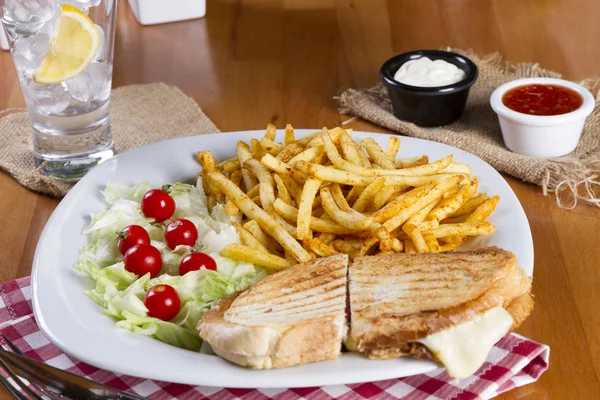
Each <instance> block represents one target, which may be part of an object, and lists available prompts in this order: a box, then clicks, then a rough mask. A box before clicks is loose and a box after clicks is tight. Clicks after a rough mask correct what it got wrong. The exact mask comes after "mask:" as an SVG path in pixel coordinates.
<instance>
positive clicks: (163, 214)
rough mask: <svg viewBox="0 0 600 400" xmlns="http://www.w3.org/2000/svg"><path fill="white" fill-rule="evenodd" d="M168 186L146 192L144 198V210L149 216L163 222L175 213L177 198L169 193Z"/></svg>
mask: <svg viewBox="0 0 600 400" xmlns="http://www.w3.org/2000/svg"><path fill="white" fill-rule="evenodd" d="M166 190H168V186H163V189H152V190H149V191H147V192H146V194H145V195H144V197H143V198H142V212H143V213H144V215H145V216H146V217H148V218H154V219H155V220H156V222H163V221H164V220H166V219H169V218H171V217H172V216H173V213H175V200H173V198H172V197H171V196H169V193H167V191H166Z"/></svg>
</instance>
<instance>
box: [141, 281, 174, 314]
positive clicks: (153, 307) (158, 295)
mask: <svg viewBox="0 0 600 400" xmlns="http://www.w3.org/2000/svg"><path fill="white" fill-rule="evenodd" d="M144 305H145V306H146V308H147V309H148V315H149V316H150V317H154V318H158V319H162V320H163V321H170V320H172V319H173V318H175V316H176V315H177V313H178V312H179V307H180V306H181V301H180V300H179V294H178V293H177V290H175V288H173V286H169V285H164V284H159V285H154V286H152V287H151V288H150V290H148V293H146V297H145V298H144Z"/></svg>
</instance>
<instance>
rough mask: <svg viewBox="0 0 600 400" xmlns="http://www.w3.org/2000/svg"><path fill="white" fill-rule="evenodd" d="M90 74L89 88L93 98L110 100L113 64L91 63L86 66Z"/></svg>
mask: <svg viewBox="0 0 600 400" xmlns="http://www.w3.org/2000/svg"><path fill="white" fill-rule="evenodd" d="M86 72H87V73H88V74H89V77H90V80H89V90H90V93H91V96H92V100H102V101H105V100H108V98H109V97H110V86H111V83H112V65H110V64H108V63H91V64H90V65H88V67H87V68H86Z"/></svg>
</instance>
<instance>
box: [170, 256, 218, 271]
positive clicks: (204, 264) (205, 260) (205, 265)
mask: <svg viewBox="0 0 600 400" xmlns="http://www.w3.org/2000/svg"><path fill="white" fill-rule="evenodd" d="M201 269H210V270H211V271H216V270H217V263H216V262H215V260H214V259H213V258H212V257H211V256H209V255H208V254H204V253H190V254H188V255H187V256H185V257H183V259H182V260H181V262H180V263H179V275H182V276H183V275H185V274H187V273H188V272H190V271H199V270H201Z"/></svg>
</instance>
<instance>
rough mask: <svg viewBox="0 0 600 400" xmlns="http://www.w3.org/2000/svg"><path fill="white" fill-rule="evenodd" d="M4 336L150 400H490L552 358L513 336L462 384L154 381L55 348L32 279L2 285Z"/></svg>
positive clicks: (421, 378) (532, 377)
mask: <svg viewBox="0 0 600 400" xmlns="http://www.w3.org/2000/svg"><path fill="white" fill-rule="evenodd" d="M57 312H60V311H58V310H57ZM0 333H4V334H5V335H6V336H7V337H8V338H9V339H10V340H12V341H13V342H14V343H15V344H16V345H17V346H18V347H19V348H21V349H22V350H23V351H25V353H26V354H27V355H28V356H29V357H31V358H35V359H37V360H40V361H43V362H45V363H47V364H49V365H52V366H54V367H58V368H61V369H66V370H67V371H70V372H73V373H75V374H78V375H82V376H86V377H88V378H90V379H92V380H94V381H96V382H101V383H105V384H107V385H109V386H112V387H114V388H117V389H121V390H127V391H131V392H135V393H137V394H139V395H142V396H147V397H150V398H152V399H173V398H177V399H204V398H211V399H219V400H230V399H242V400H267V399H275V400H288V399H292V400H296V399H308V400H330V399H344V400H362V399H368V398H376V399H411V400H437V399H455V400H462V399H469V400H470V399H489V398H492V397H494V396H497V395H498V394H499V393H503V392H506V391H507V390H510V389H513V388H515V387H518V386H523V385H526V384H528V383H531V382H534V381H536V380H537V379H538V378H539V377H540V375H541V374H542V373H543V372H544V371H546V369H548V358H549V355H550V348H549V347H548V346H546V345H543V344H539V343H536V342H533V341H531V340H529V339H526V338H524V337H522V336H519V335H516V334H511V335H509V336H508V337H506V338H504V339H503V340H501V341H500V342H498V343H497V344H496V346H494V348H493V349H492V351H491V353H490V355H489V356H488V360H487V362H486V363H485V364H484V366H483V367H482V368H481V369H480V370H479V371H478V372H477V374H475V375H474V376H472V377H470V378H469V379H464V380H461V381H456V380H453V379H451V378H450V377H449V376H448V375H447V374H446V371H445V369H443V368H440V369H437V370H435V371H432V372H430V373H427V374H422V375H415V376H410V377H407V378H400V379H389V380H385V381H379V382H370V383H360V384H352V385H334V386H324V387H313V388H301V389H223V388H216V387H208V386H197V387H193V386H187V385H180V384H175V383H168V382H158V381H151V380H147V379H142V378H134V377H131V376H127V375H119V374H114V373H112V372H109V371H104V370H101V369H98V368H96V367H92V366H90V365H87V364H84V363H82V362H80V361H78V360H76V359H74V358H72V357H69V356H67V355H66V354H64V353H63V352H62V351H60V350H59V349H58V348H57V347H55V346H54V345H53V344H51V343H50V342H49V341H48V339H46V337H45V336H44V335H43V334H42V332H40V329H39V328H38V326H37V324H36V323H35V320H34V317H33V310H32V308H31V284H30V278H29V277H27V278H21V279H17V280H15V281H11V282H7V283H4V284H0ZM267 373H268V372H267Z"/></svg>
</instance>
